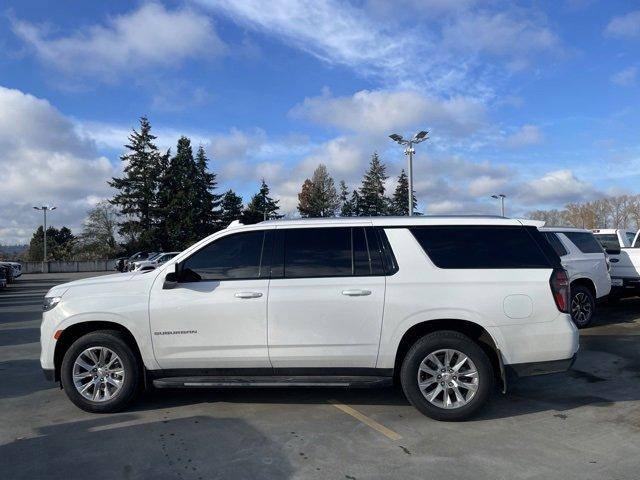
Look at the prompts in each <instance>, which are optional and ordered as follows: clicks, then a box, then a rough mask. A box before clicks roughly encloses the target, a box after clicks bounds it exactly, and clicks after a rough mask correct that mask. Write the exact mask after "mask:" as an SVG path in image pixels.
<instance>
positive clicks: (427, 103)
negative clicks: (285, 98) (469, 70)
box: [290, 90, 486, 136]
mask: <svg viewBox="0 0 640 480" xmlns="http://www.w3.org/2000/svg"><path fill="white" fill-rule="evenodd" d="M290 114H291V115H292V116H293V117H294V118H306V119H309V120H311V121H313V122H315V123H318V124H321V125H327V126H332V127H338V128H343V129H347V130H351V131H354V132H358V133H367V134H373V135H384V136H386V135H388V134H390V133H393V132H395V131H402V130H403V129H406V128H408V127H415V126H423V128H424V126H429V127H431V126H434V127H436V128H438V129H439V130H440V131H441V132H445V133H450V134H454V135H469V134H471V133H473V132H474V131H476V130H478V129H479V128H480V127H481V126H483V124H484V123H485V122H486V110H485V107H484V105H483V104H482V103H481V102H479V101H476V100H473V99H471V98H467V97H452V98H449V99H440V98H435V97H428V96H425V95H423V94H421V93H419V92H417V91H413V90H405V91H387V90H361V91H359V92H356V93H354V94H353V95H352V96H347V97H333V96H331V94H330V93H329V92H328V91H325V92H323V94H322V95H320V96H318V97H310V98H305V100H304V101H303V102H302V103H301V104H299V105H296V106H295V107H294V108H293V109H292V110H291V112H290Z"/></svg>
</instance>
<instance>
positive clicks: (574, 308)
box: [571, 292, 593, 325]
mask: <svg viewBox="0 0 640 480" xmlns="http://www.w3.org/2000/svg"><path fill="white" fill-rule="evenodd" d="M591 315H593V309H592V308H591V301H590V300H589V297H588V296H587V295H586V294H585V293H583V292H578V293H576V294H575V295H574V296H573V298H572V299H571V318H572V319H573V321H574V322H576V323H577V324H579V325H583V324H586V323H589V320H591Z"/></svg>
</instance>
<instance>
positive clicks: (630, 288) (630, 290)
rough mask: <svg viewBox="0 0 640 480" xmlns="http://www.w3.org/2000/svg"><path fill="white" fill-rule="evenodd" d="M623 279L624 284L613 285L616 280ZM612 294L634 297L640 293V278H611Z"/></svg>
mask: <svg viewBox="0 0 640 480" xmlns="http://www.w3.org/2000/svg"><path fill="white" fill-rule="evenodd" d="M620 280H622V285H613V283H614V282H616V281H618V282H619V281H620ZM611 283H612V284H611V293H610V295H611V296H615V297H633V296H636V295H640V278H628V277H627V278H625V277H623V278H620V277H612V278H611Z"/></svg>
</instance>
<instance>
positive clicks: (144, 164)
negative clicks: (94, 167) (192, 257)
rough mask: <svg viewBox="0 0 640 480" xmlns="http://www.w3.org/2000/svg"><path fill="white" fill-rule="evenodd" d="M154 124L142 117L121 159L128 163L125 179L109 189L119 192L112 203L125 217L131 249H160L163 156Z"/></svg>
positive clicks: (122, 227)
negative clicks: (159, 196) (159, 209)
mask: <svg viewBox="0 0 640 480" xmlns="http://www.w3.org/2000/svg"><path fill="white" fill-rule="evenodd" d="M155 139H156V137H155V135H153V134H152V133H151V124H150V123H149V120H148V119H147V117H141V118H140V131H139V132H138V131H136V130H135V129H133V132H132V133H131V134H130V135H129V143H128V144H127V145H125V148H126V149H127V150H128V152H127V153H125V154H124V155H122V156H121V157H120V159H121V160H122V161H123V162H124V163H125V167H124V175H123V177H122V178H113V179H112V180H111V181H110V182H108V183H109V185H110V186H112V187H113V188H115V189H116V190H118V193H117V194H116V195H115V196H114V197H113V199H112V200H111V203H112V204H114V205H116V206H118V208H119V210H120V211H121V213H122V214H123V215H124V217H125V219H126V220H125V221H123V222H122V223H120V229H119V231H120V234H121V235H123V236H124V237H125V238H128V239H130V241H131V242H132V243H133V244H134V245H130V248H140V249H152V248H157V247H158V244H157V235H156V234H157V231H156V228H157V222H156V220H157V218H156V214H157V206H158V192H159V187H160V183H159V182H160V177H161V174H162V171H161V169H162V158H161V157H162V155H161V154H160V152H159V151H158V148H157V147H156V146H155V144H154V143H153V141H154V140H155Z"/></svg>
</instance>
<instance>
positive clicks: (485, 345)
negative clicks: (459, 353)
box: [393, 318, 506, 391]
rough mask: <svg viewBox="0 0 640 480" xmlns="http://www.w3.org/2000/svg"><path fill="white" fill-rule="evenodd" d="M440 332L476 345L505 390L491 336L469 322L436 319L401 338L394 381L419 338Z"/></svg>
mask: <svg viewBox="0 0 640 480" xmlns="http://www.w3.org/2000/svg"><path fill="white" fill-rule="evenodd" d="M440 330H452V331H456V332H459V333H462V334H463V335H466V336H468V337H469V338H471V339H472V340H474V341H475V342H477V343H478V345H479V346H480V347H481V348H482V349H483V350H484V352H485V353H486V354H487V356H488V357H489V360H490V362H491V366H492V368H493V372H494V374H495V376H496V379H497V380H499V381H500V382H502V388H503V391H505V390H506V379H505V376H504V367H503V365H502V359H501V357H500V350H499V349H498V347H497V345H496V342H495V340H494V339H493V337H492V336H491V334H490V333H489V332H488V331H487V330H486V329H485V328H484V327H483V326H482V325H479V324H477V323H474V322H471V321H469V320H460V319H451V318H449V319H437V320H425V321H423V322H419V323H417V324H415V325H413V326H412V327H411V328H409V329H408V330H407V331H406V332H405V333H404V335H403V336H402V338H401V340H400V343H399V344H398V349H397V350H396V357H395V362H394V368H393V372H394V379H395V380H396V381H397V380H398V378H399V377H398V376H399V374H400V368H401V366H402V361H403V360H404V357H405V356H406V354H407V352H408V351H409V349H410V348H411V346H412V345H413V344H414V343H415V342H416V341H417V340H418V339H420V338H422V337H424V336H425V335H428V334H430V333H433V332H437V331H440Z"/></svg>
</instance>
